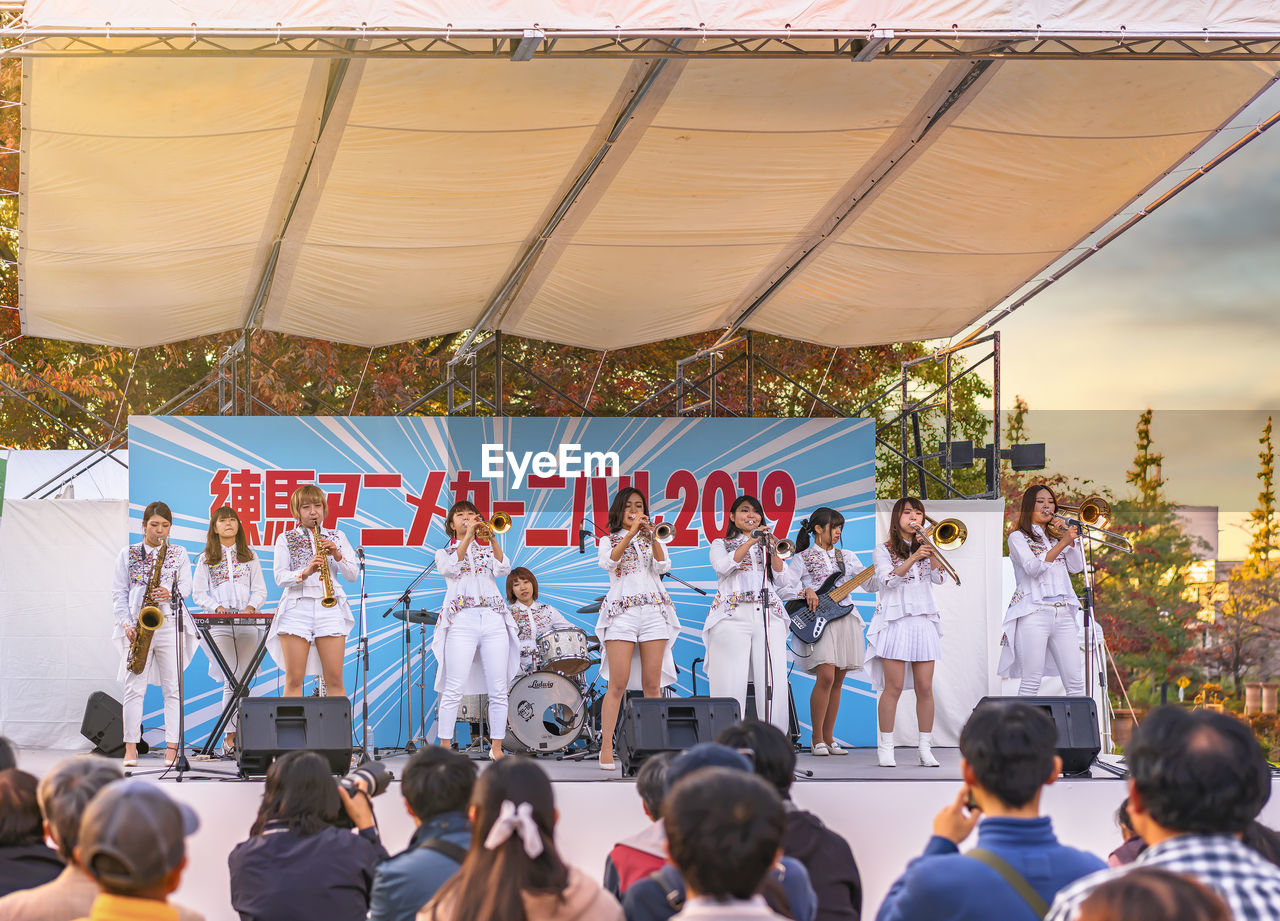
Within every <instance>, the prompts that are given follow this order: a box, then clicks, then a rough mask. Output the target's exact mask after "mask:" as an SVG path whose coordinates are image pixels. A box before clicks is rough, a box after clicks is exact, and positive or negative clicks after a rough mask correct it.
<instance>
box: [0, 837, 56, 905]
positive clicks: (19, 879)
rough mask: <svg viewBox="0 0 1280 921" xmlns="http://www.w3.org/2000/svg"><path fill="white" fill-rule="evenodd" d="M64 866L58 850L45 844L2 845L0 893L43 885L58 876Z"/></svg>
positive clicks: (0, 848) (0, 850)
mask: <svg viewBox="0 0 1280 921" xmlns="http://www.w3.org/2000/svg"><path fill="white" fill-rule="evenodd" d="M63 866H64V864H63V863H62V858H61V857H59V856H58V852H57V851H54V850H51V849H50V848H48V847H45V845H43V844H28V845H26V846H25V847H0V895H8V894H9V893H10V892H17V891H18V890H19V889H34V888H35V887H36V886H43V885H44V884H45V883H47V882H50V881H51V880H53V879H54V878H55V877H57V875H58V874H59V873H61V872H62V868H63Z"/></svg>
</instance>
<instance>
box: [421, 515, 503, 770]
mask: <svg viewBox="0 0 1280 921" xmlns="http://www.w3.org/2000/svg"><path fill="white" fill-rule="evenodd" d="M444 530H445V533H446V534H448V535H449V537H450V543H449V546H447V547H443V548H441V549H440V550H437V551H436V569H437V570H439V572H440V575H442V576H444V582H445V592H444V606H443V607H442V608H441V609H440V622H439V624H437V625H436V629H435V635H434V636H432V638H431V651H432V653H434V654H435V657H436V662H437V663H438V666H437V668H436V691H437V693H439V695H440V707H439V711H438V714H439V715H438V723H439V725H438V726H437V735H438V736H439V739H440V744H441V746H443V747H444V748H452V747H453V733H454V730H455V728H456V727H457V723H458V705H459V704H460V703H461V702H462V695H463V694H464V693H472V694H474V693H485V694H488V695H489V757H490V758H492V759H493V760H494V761H498V760H500V759H501V758H502V757H503V751H502V740H503V739H504V738H506V735H507V690H508V689H509V688H510V687H511V681H512V679H514V678H515V677H516V675H518V674H520V642H519V639H518V637H517V633H516V624H515V621H514V620H512V619H511V612H510V611H509V610H508V609H507V601H506V599H505V598H504V597H503V595H502V592H501V591H500V590H499V589H498V583H497V582H496V581H495V580H496V579H502V578H505V577H506V575H507V573H509V572H511V560H510V559H509V558H508V557H507V556H506V554H504V553H503V552H502V547H501V546H499V545H498V535H497V534H496V533H494V531H493V529H492V528H491V527H489V525H488V524H487V523H486V522H485V520H484V518H483V517H482V516H481V514H480V510H479V509H478V508H476V507H475V506H474V505H473V504H472V503H470V502H467V501H465V500H464V501H461V502H455V503H453V505H452V506H451V507H450V508H449V514H448V515H446V516H445V519H444ZM477 660H478V661H477ZM477 666H478V667H477Z"/></svg>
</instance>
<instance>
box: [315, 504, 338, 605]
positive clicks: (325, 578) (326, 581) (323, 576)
mask: <svg viewBox="0 0 1280 921" xmlns="http://www.w3.org/2000/svg"><path fill="white" fill-rule="evenodd" d="M311 536H312V537H314V538H315V541H316V556H318V557H320V571H319V573H318V574H319V576H320V584H321V585H322V586H324V597H323V598H321V599H320V604H321V605H322V606H323V607H326V608H331V607H333V606H334V605H335V604H337V603H338V599H337V597H335V596H334V594H333V574H332V573H330V572H329V551H328V550H326V549H325V548H324V547H322V546H320V522H318V521H317V522H316V523H315V524H313V525H312V526H311Z"/></svg>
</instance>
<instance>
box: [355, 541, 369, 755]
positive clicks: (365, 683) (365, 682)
mask: <svg viewBox="0 0 1280 921" xmlns="http://www.w3.org/2000/svg"><path fill="white" fill-rule="evenodd" d="M356 558H357V559H358V560H359V561H360V639H359V641H358V642H357V643H356V661H357V662H359V663H361V668H360V762H365V761H368V760H369V631H368V629H367V627H368V624H367V621H366V619H365V609H364V604H365V599H366V598H367V597H369V594H368V592H366V591H365V585H364V577H365V568H364V547H357V548H356Z"/></svg>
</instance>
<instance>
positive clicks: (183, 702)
mask: <svg viewBox="0 0 1280 921" xmlns="http://www.w3.org/2000/svg"><path fill="white" fill-rule="evenodd" d="M166 552H167V550H166ZM169 614H170V615H171V616H172V617H173V629H174V630H175V631H176V633H177V636H176V638H175V639H176V643H175V649H176V650H177V654H178V661H177V662H176V663H175V665H176V666H177V669H178V756H177V757H176V758H174V759H173V764H171V765H168V766H166V767H165V769H164V770H162V771H158V772H157V771H134V772H133V773H132V775H131V776H137V775H138V774H143V773H145V774H154V773H159V775H160V776H159V777H158V778H157V779H158V780H164V778H165V775H166V774H168V773H169V772H170V771H173V772H174V773H175V776H174V780H175V781H177V782H178V783H182V780H183V777H184V775H186V774H193V773H194V774H203V775H205V776H206V777H220V778H223V779H226V778H227V777H228V776H229V775H227V774H225V773H224V772H222V771H212V770H208V769H201V768H196V769H193V768H192V767H191V763H190V762H189V761H187V698H186V687H187V682H186V678H185V674H184V673H185V671H186V670H185V668H184V667H183V661H184V656H183V652H184V651H185V649H184V647H185V644H184V642H183V640H184V639H185V634H186V631H185V630H183V629H182V621H183V619H184V618H185V617H186V616H187V606H186V604H185V603H184V602H183V600H182V595H181V594H180V593H179V592H178V574H177V573H176V572H175V573H174V574H173V585H172V586H171V587H170V589H169ZM168 749H169V745H168V741H167V740H166V742H165V754H166V755H168V753H169V751H168Z"/></svg>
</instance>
